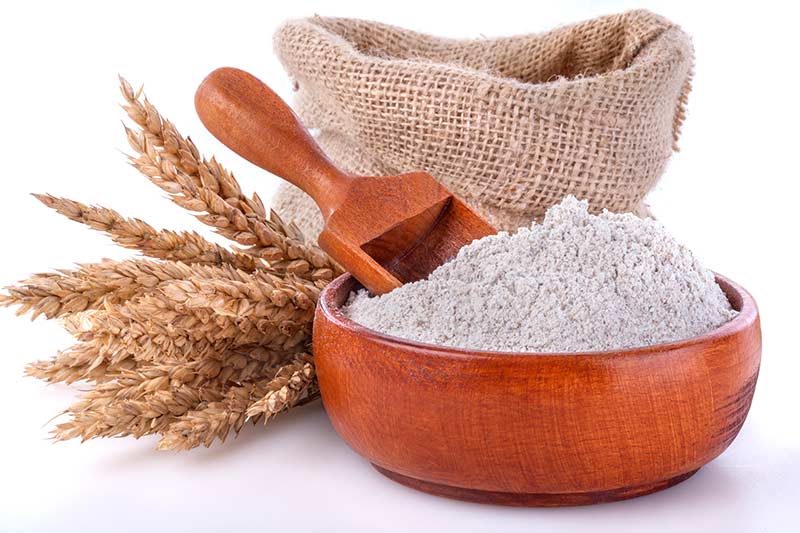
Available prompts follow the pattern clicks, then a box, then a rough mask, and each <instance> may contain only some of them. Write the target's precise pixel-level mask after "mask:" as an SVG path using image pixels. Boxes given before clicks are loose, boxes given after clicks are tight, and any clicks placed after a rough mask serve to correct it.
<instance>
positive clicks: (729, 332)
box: [315, 272, 759, 360]
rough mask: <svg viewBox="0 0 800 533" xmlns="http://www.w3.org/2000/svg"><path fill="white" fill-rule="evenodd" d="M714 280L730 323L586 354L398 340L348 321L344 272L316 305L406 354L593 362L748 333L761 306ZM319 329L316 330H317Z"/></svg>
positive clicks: (349, 279) (342, 324)
mask: <svg viewBox="0 0 800 533" xmlns="http://www.w3.org/2000/svg"><path fill="white" fill-rule="evenodd" d="M714 276H715V281H716V282H717V284H718V285H719V286H720V288H721V289H722V291H723V293H724V294H725V297H726V298H727V299H728V302H730V304H731V306H732V307H734V309H735V308H736V307H737V304H738V307H739V310H738V314H737V315H736V316H735V317H733V318H732V319H731V320H729V321H727V322H725V323H724V324H722V325H720V326H718V327H717V328H715V329H713V330H711V331H709V332H706V333H703V334H702V335H696V336H694V337H690V338H687V339H681V340H677V341H671V342H665V343H660V344H652V345H650V346H641V347H633V348H624V349H619V350H598V351H584V352H504V351H492V350H476V349H469V348H456V347H451V346H441V345H437V344H427V343H422V342H417V341H412V340H408V339H403V338H401V337H395V336H393V335H387V334H385V333H380V332H378V331H375V330H373V329H370V328H368V327H366V326H363V325H361V324H359V323H358V322H355V321H353V320H351V319H350V318H348V317H347V316H346V315H345V314H344V312H343V311H342V308H341V306H340V305H339V304H337V303H336V295H337V294H338V293H339V291H341V290H343V288H344V287H347V286H348V285H353V284H357V285H360V283H359V282H358V280H356V279H355V278H354V277H353V276H352V274H350V273H347V272H346V273H344V274H342V275H341V276H339V277H337V278H336V279H334V280H333V281H331V282H330V283H329V284H328V285H327V286H326V287H325V288H324V289H323V290H322V293H320V296H319V303H318V305H317V309H318V310H319V311H320V312H321V313H322V314H323V315H324V316H325V318H326V319H327V320H328V321H329V322H331V323H333V324H334V325H336V327H338V328H341V329H344V330H347V331H349V332H351V333H354V334H356V335H358V336H359V337H362V338H366V339H368V340H370V341H372V342H375V343H378V344H384V345H390V346H394V347H396V348H401V349H403V350H404V351H412V350H413V351H415V352H433V353H436V354H438V355H442V356H449V357H455V358H465V359H475V358H476V357H479V358H483V357H485V358H489V359H498V358H503V359H507V358H516V357H523V358H525V359H528V360H530V359H537V360H538V359H542V358H559V359H564V358H565V357H571V358H578V357H580V356H587V357H591V358H592V359H598V358H603V357H606V358H617V357H631V356H646V355H653V354H658V353H663V352H670V351H673V350H679V349H685V348H689V347H694V346H698V345H702V344H707V343H709V342H713V341H718V340H720V339H723V338H725V337H730V336H733V335H736V334H739V333H741V332H742V331H744V330H747V329H748V328H750V327H751V326H753V324H754V323H755V322H756V321H757V320H759V314H758V307H757V305H756V302H755V300H754V299H753V297H752V296H751V295H750V293H749V292H747V291H746V290H745V289H744V288H743V287H742V286H740V285H739V284H737V283H735V282H734V281H732V280H731V279H729V278H727V277H725V276H723V275H721V274H718V273H716V272H715V273H714ZM353 288H354V287H350V289H349V290H348V294H349V293H350V292H351V291H352V290H353ZM315 329H316V328H315Z"/></svg>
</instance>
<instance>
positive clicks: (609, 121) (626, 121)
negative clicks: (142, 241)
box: [273, 10, 693, 237]
mask: <svg viewBox="0 0 800 533" xmlns="http://www.w3.org/2000/svg"><path fill="white" fill-rule="evenodd" d="M275 50H276V52H277V54H278V57H279V59H280V60H281V62H282V63H283V65H284V67H285V68H286V70H287V72H288V73H289V75H290V77H291V78H292V79H293V80H294V83H295V88H296V89H297V91H296V93H295V102H294V105H295V109H296V111H297V112H298V114H299V116H300V118H301V119H302V120H303V122H304V124H305V125H306V126H308V127H310V128H316V129H317V130H318V139H319V142H320V144H321V146H322V147H323V149H324V150H325V151H326V152H327V153H328V155H329V156H331V158H332V159H333V160H334V161H336V162H337V163H338V164H339V165H340V166H341V167H342V168H343V169H344V170H347V171H350V172H353V173H358V174H364V175H385V174H399V173H402V172H410V171H416V170H425V171H427V172H429V173H430V174H432V175H433V176H434V177H435V178H437V179H438V180H440V181H441V182H442V183H443V184H444V185H445V186H446V187H448V188H449V189H450V190H452V191H453V192H454V193H455V194H457V195H458V196H460V197H461V198H462V199H464V200H465V201H466V202H467V203H468V204H470V205H472V206H473V207H474V208H475V209H476V210H477V211H478V212H480V213H481V214H482V215H484V216H485V217H486V218H487V219H488V220H490V221H491V222H492V223H493V224H494V225H495V226H497V227H498V228H499V229H506V230H513V229H516V228H517V227H519V226H522V225H527V224H529V223H530V221H531V220H532V219H534V218H537V217H541V215H543V213H544V211H545V210H546V209H547V208H548V207H549V206H551V205H553V204H555V203H557V202H559V201H560V200H561V199H562V198H563V197H564V196H565V195H567V194H574V195H575V196H577V197H578V198H582V199H584V198H585V199H588V200H589V201H590V203H591V206H592V208H593V209H594V210H600V209H602V208H608V209H609V210H611V211H615V212H623V211H632V212H635V213H638V214H645V213H646V212H647V208H646V206H645V204H644V199H645V196H646V194H647V193H648V191H650V190H651V189H652V188H653V186H654V185H655V184H656V182H657V181H658V179H659V177H660V176H661V174H662V173H663V171H664V168H665V166H666V163H667V161H668V159H669V157H670V155H671V152H672V151H673V150H674V149H675V147H676V145H675V143H676V141H677V139H678V135H679V133H680V125H681V123H682V121H683V119H684V108H685V104H686V99H687V96H688V93H689V90H690V87H691V85H690V79H691V72H692V63H693V50H692V45H691V41H690V39H689V37H688V36H687V35H686V33H684V32H683V31H682V30H681V29H680V28H679V27H678V26H676V25H675V24H673V23H671V22H669V21H668V20H666V19H664V18H663V17H660V16H658V15H655V14H653V13H650V12H648V11H644V10H636V11H629V12H625V13H621V14H617V15H610V16H605V17H600V18H596V19H593V20H589V21H584V22H580V23H577V24H572V25H567V26H563V27H559V28H556V29H554V30H552V31H549V32H545V33H538V34H532V35H523V36H515V37H504V38H496V39H485V38H483V39H473V40H457V39H444V38H439V37H434V36H430V35H424V34H421V33H417V32H413V31H409V30H405V29H401V28H397V27H393V26H389V25H386V24H381V23H376V22H369V21H364V20H355V19H340V18H322V17H313V18H309V19H302V20H295V21H290V22H287V23H285V24H284V25H282V26H281V27H280V28H279V29H278V31H277V33H276V35H275ZM273 207H274V208H275V209H276V210H277V211H278V213H279V214H280V215H281V216H283V217H285V218H288V219H294V220H295V221H296V222H297V223H298V225H300V227H301V228H302V229H303V230H305V231H306V233H308V234H309V236H311V237H316V235H317V234H318V232H319V230H320V229H321V224H322V222H321V218H320V216H319V214H318V212H317V210H316V207H315V206H314V204H313V202H312V201H311V200H310V198H308V197H307V196H305V195H304V194H303V193H302V192H300V191H299V190H298V189H296V188H294V187H292V186H290V185H284V186H282V187H281V189H280V190H279V192H278V194H277V195H276V197H275V199H274V200H273Z"/></svg>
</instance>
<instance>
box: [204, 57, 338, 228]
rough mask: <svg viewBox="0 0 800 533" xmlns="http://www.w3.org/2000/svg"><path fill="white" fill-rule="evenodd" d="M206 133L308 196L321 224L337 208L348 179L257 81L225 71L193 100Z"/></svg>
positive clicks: (214, 76) (208, 80)
mask: <svg viewBox="0 0 800 533" xmlns="http://www.w3.org/2000/svg"><path fill="white" fill-rule="evenodd" d="M194 105H195V108H196V109H197V114H198V115H199V116H200V120H201V121H202V122H203V124H204V125H205V127H206V128H207V129H208V131H210V132H211V133H212V134H213V135H214V136H215V137H216V138H217V139H219V140H220V141H221V142H222V143H223V144H225V145H226V146H227V147H228V148H230V149H231V150H233V151H234V152H236V153H237V154H239V155H241V156H242V157H244V158H245V159H247V160H248V161H250V162H251V163H254V164H256V165H258V166H259V167H261V168H263V169H265V170H268V171H269V172H271V173H273V174H275V175H276V176H280V177H281V178H283V179H285V180H287V181H289V182H290V183H293V184H294V185H296V186H298V187H300V188H301V189H303V190H304V191H305V192H306V193H308V194H309V195H311V197H312V198H313V199H314V201H315V202H316V203H317V206H318V207H319V209H320V211H321V212H322V215H323V218H324V219H325V220H326V221H327V219H328V217H329V216H330V214H331V213H332V212H333V211H334V210H335V209H336V207H337V206H338V205H340V204H341V202H342V200H343V199H344V195H345V193H346V191H347V189H348V187H349V185H350V181H351V177H350V176H349V175H347V174H345V173H344V172H342V171H340V170H339V169H337V168H336V166H335V165H334V164H333V163H332V162H331V160H330V159H328V157H327V156H326V155H325V154H324V153H323V152H322V149H321V148H320V147H319V145H317V143H316V142H315V141H314V138H313V137H312V136H311V135H310V134H309V132H308V130H306V128H305V127H304V126H303V125H302V124H301V122H300V119H298V118H297V115H295V114H294V112H293V111H292V110H291V109H290V108H289V106H288V105H287V104H286V102H284V101H283V100H281V98H280V97H279V96H278V95H277V94H275V93H274V92H273V91H272V89H270V88H269V87H267V85H266V84H264V83H263V82H262V81H261V80H259V79H258V78H256V77H255V76H253V75H252V74H249V73H247V72H245V71H243V70H239V69H237V68H231V67H223V68H219V69H217V70H215V71H214V72H212V73H211V74H209V75H208V76H207V77H206V79H205V80H203V82H202V83H201V84H200V87H198V89H197V93H195V97H194Z"/></svg>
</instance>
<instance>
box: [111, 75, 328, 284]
mask: <svg viewBox="0 0 800 533" xmlns="http://www.w3.org/2000/svg"><path fill="white" fill-rule="evenodd" d="M120 90H121V93H122V96H123V98H124V99H125V102H126V104H125V105H123V108H124V109H125V111H126V112H127V113H128V116H129V117H130V118H131V119H132V120H133V121H134V123H136V124H137V125H138V126H139V128H140V130H139V131H135V130H133V129H131V128H127V127H126V129H125V131H126V135H127V137H128V144H130V146H131V148H133V150H134V151H135V152H136V154H137V156H135V157H134V156H132V157H131V158H130V161H131V164H133V166H134V167H136V168H137V169H138V170H139V171H140V172H141V173H142V174H144V175H145V176H147V177H148V178H149V179H150V180H151V181H152V182H153V183H154V184H156V185H157V186H159V187H160V188H161V189H162V190H164V191H165V192H167V194H169V196H170V198H171V199H172V201H173V202H175V203H177V204H178V205H180V206H181V207H183V208H185V209H187V210H189V211H193V212H195V213H200V214H198V215H196V216H197V218H198V219H199V220H200V221H202V222H203V223H205V224H208V225H209V226H211V227H213V228H214V229H215V231H217V232H218V233H220V234H221V235H223V236H225V237H227V238H229V239H231V240H233V241H235V242H237V243H238V244H240V245H242V246H245V247H246V248H245V251H246V252H248V253H250V254H252V255H255V256H257V257H260V258H263V259H266V260H267V261H269V262H270V263H271V264H272V266H273V267H274V268H275V269H276V270H279V271H282V272H288V273H291V274H295V275H297V276H301V277H303V278H305V279H307V280H309V281H313V282H317V281H322V282H324V281H329V280H330V279H332V278H333V276H335V275H337V274H339V273H341V272H342V269H341V267H339V266H338V265H337V264H336V263H335V262H334V261H332V260H331V259H330V258H329V257H328V255H327V254H325V253H324V252H323V251H322V250H320V249H319V248H317V247H316V246H314V245H311V244H307V243H305V242H304V241H303V239H302V238H301V235H302V234H301V233H300V231H299V230H297V228H296V227H294V226H293V225H290V224H286V223H284V222H283V221H281V220H280V218H279V217H278V216H277V214H275V213H274V212H273V213H270V217H269V218H267V216H266V210H265V209H264V205H263V203H262V202H261V199H260V198H259V197H258V196H257V195H253V197H252V198H248V197H246V196H245V195H244V194H243V193H242V191H241V187H240V186H239V183H238V182H237V181H236V179H235V178H234V176H233V174H231V173H230V172H228V171H227V170H226V169H225V168H224V167H222V165H220V164H219V163H218V162H217V161H216V160H215V159H214V158H211V159H210V160H207V159H205V158H203V157H201V156H200V153H199V150H198V149H197V147H196V146H195V145H194V143H193V142H192V141H191V139H189V138H185V137H183V136H182V135H181V134H180V133H179V132H178V131H177V129H176V128H175V126H174V125H173V124H172V123H171V122H170V121H168V120H166V119H164V118H163V117H162V116H161V114H160V113H159V112H158V110H157V109H156V108H155V107H154V106H153V105H152V104H151V103H150V102H149V101H148V100H147V99H146V98H143V96H142V94H141V90H140V91H134V90H133V88H132V87H131V85H130V84H129V83H128V82H127V81H126V80H125V79H123V78H120Z"/></svg>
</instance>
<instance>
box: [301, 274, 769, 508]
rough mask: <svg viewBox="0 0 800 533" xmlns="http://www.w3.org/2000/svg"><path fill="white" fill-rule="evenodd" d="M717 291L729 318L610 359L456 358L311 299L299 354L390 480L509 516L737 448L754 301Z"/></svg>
mask: <svg viewBox="0 0 800 533" xmlns="http://www.w3.org/2000/svg"><path fill="white" fill-rule="evenodd" d="M717 283H718V284H719V285H720V287H721V288H722V290H723V292H724V293H725V295H726V296H727V297H728V299H729V301H730V302H731V305H732V306H733V308H734V309H736V310H737V311H739V314H738V315H737V316H736V317H735V318H734V319H733V320H731V321H730V322H728V323H726V324H724V325H722V326H720V327H719V328H717V329H715V330H713V331H711V332H709V333H707V334H705V335H702V336H699V337H695V338H691V339H687V340H682V341H679V342H672V343H668V344H659V345H655V346H648V347H643V348H636V349H626V350H619V351H606V352H593V353H573V354H535V353H526V354H523V353H501V352H488V351H478V350H464V349H455V348H447V347H439V346H432V345H426V344H420V343H416V342H412V341H407V340H403V339H398V338H395V337H391V336H388V335H382V334H380V333H377V332H375V331H372V330H369V329H367V328H365V327H363V326H361V325H359V324H356V323H355V322H353V321H351V320H350V319H348V318H347V317H346V316H345V315H344V314H343V312H342V311H341V307H342V305H343V304H344V302H345V301H346V300H347V297H348V295H349V294H350V292H351V291H353V290H354V289H357V288H359V287H360V286H359V285H358V282H357V281H356V280H355V279H354V278H352V277H351V276H350V275H348V274H345V275H343V276H341V277H339V278H337V279H336V280H334V281H333V282H332V283H331V284H330V285H328V286H327V287H326V288H325V290H324V291H323V292H322V295H321V296H320V301H319V305H318V306H317V311H316V318H315V321H314V341H313V342H314V359H315V361H316V367H317V374H318V376H319V384H320V389H321V392H322V400H323V402H324V405H325V409H326V411H327V412H328V415H329V416H330V419H331V421H332V423H333V426H334V427H335V429H336V431H337V432H338V433H339V435H340V436H341V437H342V438H343V439H344V440H345V441H346V442H347V443H348V444H349V445H350V447H351V448H353V449H354V450H355V451H356V452H358V453H359V454H361V455H362V456H364V457H366V458H367V460H369V461H370V462H371V463H372V464H373V465H374V466H375V468H376V469H377V470H378V471H380V472H381V473H383V474H384V475H386V476H388V477H389V478H391V479H393V480H395V481H397V482H399V483H402V484H404V485H407V486H410V487H413V488H415V489H418V490H422V491H425V492H429V493H432V494H436V495H440V496H447V497H451V498H457V499H462V500H468V501H474V502H482V503H495V504H505V505H517V506H564V505H583V504H591V503H599V502H606V501H614V500H621V499H626V498H632V497H635V496H641V495H644V494H649V493H651V492H655V491H658V490H661V489H664V488H667V487H670V486H672V485H674V484H676V483H679V482H680V481H683V480H685V479H687V478H688V477H690V476H691V475H692V474H694V473H695V472H696V471H697V470H698V469H699V468H700V467H702V466H703V465H705V464H706V463H708V462H709V461H711V460H712V459H714V458H715V457H717V456H718V455H719V454H721V453H722V452H723V451H724V450H725V449H726V448H727V447H728V446H729V445H730V443H731V442H732V441H733V440H734V438H736V435H737V434H738V433H739V430H740V429H741V427H742V424H743V423H744V420H745V417H746V416H747V412H748V410H749V408H750V403H751V400H752V398H753V393H754V390H755V385H756V380H757V378H758V370H759V364H760V361H761V330H760V325H759V316H758V310H757V308H756V304H755V301H754V300H753V298H752V297H751V296H750V295H749V294H748V293H747V292H746V291H745V290H744V289H742V288H741V287H739V286H738V285H736V284H735V283H734V282H732V281H730V280H728V279H726V278H724V277H722V276H717Z"/></svg>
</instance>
